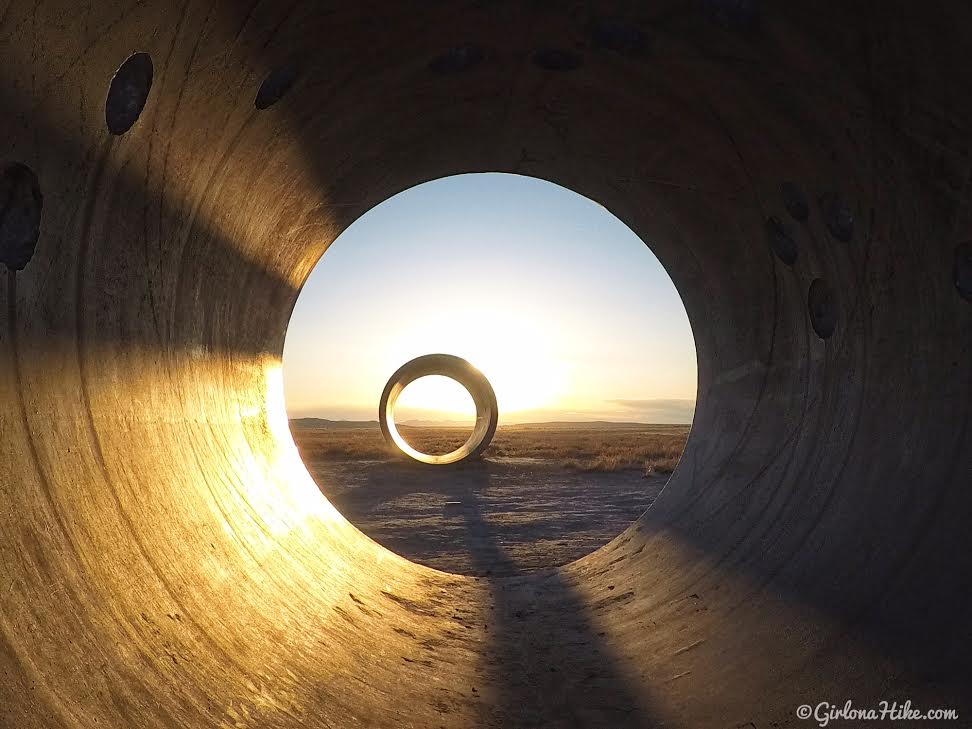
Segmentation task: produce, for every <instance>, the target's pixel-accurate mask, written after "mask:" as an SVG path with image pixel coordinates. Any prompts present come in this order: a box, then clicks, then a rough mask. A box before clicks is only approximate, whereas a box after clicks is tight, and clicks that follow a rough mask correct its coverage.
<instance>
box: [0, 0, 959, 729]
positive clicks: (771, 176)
mask: <svg viewBox="0 0 972 729" xmlns="http://www.w3.org/2000/svg"><path fill="white" fill-rule="evenodd" d="M851 5H854V4H852V3H830V6H831V7H829V8H828V9H826V10H825V9H823V8H822V7H821V5H820V3H819V2H810V1H809V0H806V1H801V2H790V3H785V4H784V3H768V2H764V3H759V2H757V1H756V0H752V1H751V2H731V1H729V0H699V1H698V2H691V3H681V2H678V3H666V2H652V3H640V2H638V3H635V2H632V3H626V2H603V3H597V2H590V3H576V4H572V5H566V4H565V5H561V4H559V3H543V2H533V3H522V4H521V3H512V2H497V3H485V2H484V3H475V2H472V3H466V4H455V3H420V4H411V3H390V2H389V3H381V2H378V3H350V2H349V3H343V4H340V5H338V6H332V7H330V8H329V9H324V8H318V7H317V6H316V5H315V4H314V3H297V4H289V3H262V2H256V3H249V4H245V3H243V2H240V3H223V4H221V5H210V4H207V3H203V2H196V1H195V0H189V1H188V2H186V3H182V4H176V3H169V2H161V1H160V2H153V1H152V0H149V1H148V2H142V3H136V2H128V3H125V2H98V3H94V2H87V3H86V2H83V1H82V2H79V3H74V2H66V1H65V0H62V1H60V2H46V1H44V0H42V1H41V2H39V3H25V2H17V1H16V0H15V1H14V2H13V3H8V4H7V5H6V6H5V7H4V8H3V9H2V10H0V53H2V64H0V74H2V76H3V84H2V86H0V94H2V106H0V109H2V112H0V124H2V126H0V132H2V139H3V152H2V159H0V163H2V164H3V168H2V170H0V177H2V184H0V193H2V195H0V198H2V206H0V207H2V215H3V218H2V220H0V256H2V261H3V263H4V264H6V265H5V267H4V268H5V269H7V270H6V271H5V272H4V275H3V277H2V280H0V302H3V305H2V307H0V429H2V430H0V725H2V726H4V727H18V728H23V727H44V728H45V729H48V728H51V727H85V728H86V729H87V728H89V727H95V726H101V727H104V726H108V727H297V726H305V727H352V726H361V727H372V726H374V727H406V726H410V727H450V728H452V727H470V726H495V727H534V726H535V727H540V726H544V727H546V726H553V727H557V726H565V727H566V726H598V727H600V726H604V727H621V726H624V727H629V726H648V727H650V726H660V725H665V726H668V727H715V728H718V729H725V728H727V727H739V726H744V727H749V726H752V727H757V728H758V729H763V728H764V727H789V726H810V725H815V723H814V722H809V723H808V722H805V721H800V720H799V719H797V717H796V713H795V712H796V710H797V707H798V706H799V705H801V704H810V705H816V704H817V703H819V702H824V701H828V702H831V703H833V704H839V705H843V704H844V702H845V701H846V700H848V699H849V700H851V701H852V702H853V704H854V706H855V707H860V708H866V707H870V706H875V705H876V704H877V702H878V701H880V700H882V699H883V700H888V701H899V702H903V701H905V700H908V699H910V700H911V701H912V704H913V706H915V707H918V708H922V709H929V708H954V709H956V710H958V711H959V713H960V716H963V715H964V717H965V718H964V722H968V721H969V717H970V716H972V713H970V712H972V706H970V700H972V690H970V683H972V682H970V649H972V605H970V601H972V599H970V592H972V591H970V586H972V585H970V583H972V569H970V567H972V564H970V563H972V549H970V547H972V540H970V536H969V535H970V528H969V524H970V517H972V489H970V486H972V483H970V481H972V479H970V474H972V433H970V428H969V419H970V413H972V397H970V381H972V301H970V299H972V263H970V259H972V246H970V244H969V243H967V242H966V241H969V240H972V212H970V205H969V201H970V172H972V137H970V125H972V97H970V95H969V93H968V92H969V89H970V88H972V74H970V69H972V66H970V65H969V64H968V62H967V61H968V57H967V49H968V47H969V44H970V42H972V10H970V8H969V7H968V6H967V4H965V3H962V2H959V1H958V0H956V1H955V2H942V3H940V4H937V5H938V7H937V8H936V9H935V11H934V12H932V10H931V9H929V8H928V7H927V6H925V5H922V4H920V3H919V4H915V3H900V4H898V3H891V4H888V3H885V4H881V5H880V6H874V7H872V8H870V9H866V8H865V7H864V6H861V8H860V10H855V9H853V8H851V7H850V6H851ZM855 7H856V5H855ZM126 59H130V60H128V62H127V63H126ZM486 170H494V171H503V172H516V173H521V174H526V175H534V176H537V177H543V178H546V179H549V180H553V181H555V182H557V183H560V184H562V185H564V186H567V187H570V188H572V189H574V190H576V191H578V192H580V193H582V194H584V195H587V196H589V197H591V198H593V199H594V200H597V201H599V202H600V203H602V204H604V205H605V206H607V207H608V208H609V209H610V210H611V211H612V212H613V213H614V214H616V215H617V216H618V217H620V218H621V219H622V220H623V221H625V222H626V223H627V224H628V225H629V226H630V227H631V228H632V229H633V230H634V231H636V232H637V233H638V234H639V235H640V236H641V237H642V238H643V239H644V240H645V241H646V242H648V243H649V244H650V245H651V246H652V248H653V249H654V251H655V252H656V253H657V255H658V256H659V258H660V259H661V261H662V262H663V263H664V264H665V266H666V267H667V269H668V271H669V272H670V274H671V276H672V278H673V279H674V281H675V283H676V285H677V286H678V288H679V290H680V292H681V294H682V297H683V300H684V302H685V306H686V308H687V311H688V314H689V317H690V320H691V322H692V326H693V329H694V333H695V339H696V345H697V349H698V356H699V392H698V409H697V413H696V419H695V423H694V425H693V428H692V434H691V437H690V439H689V443H688V446H687V448H686V451H685V454H684V455H683V457H682V460H681V463H680V464H679V467H678V470H677V471H676V473H675V474H674V476H673V477H672V479H671V482H670V483H669V484H668V486H667V487H666V489H665V490H664V492H663V493H662V494H661V496H660V497H659V498H658V500H657V501H656V502H655V503H654V504H653V506H652V507H651V509H649V511H648V512H647V513H646V514H645V515H644V516H643V517H642V518H641V519H639V520H638V521H637V522H636V523H635V524H633V525H632V526H631V527H630V528H629V529H628V530H627V531H625V532H624V533H623V534H621V535H620V536H619V537H618V538H617V539H615V540H614V541H613V542H611V543H610V544H608V545H606V546H605V547H603V548H602V549H599V550H598V551H597V552H595V553H593V554H591V555H589V556H588V557H585V558H584V559H581V560H580V561H578V562H576V563H574V564H571V565H568V566H567V567H564V568H562V569H559V570H554V571H550V572H547V573H541V574H537V575H531V576H528V577H518V578H510V579H503V580H491V579H474V578H467V577H460V576H455V575H448V574H443V573H440V572H436V571H434V570H431V569H428V568H425V567H422V566H419V565H416V564H412V563H410V562H408V561H406V560H404V559H402V558H400V557H398V556H396V555H394V554H391V553H390V552H388V551H386V550H385V549H383V548H382V547H381V546H379V545H378V544H376V543H374V542H372V541H370V540H369V539H367V538H366V537H365V536H363V535H362V534H361V533H360V532H358V531H357V530H356V529H355V528H354V527H352V526H351V525H350V524H348V523H347V522H346V521H345V520H344V518H343V517H341V516H340V515H339V514H338V513H336V512H335V510H334V509H333V508H332V507H331V506H330V505H329V504H328V503H327V502H326V501H325V499H324V498H323V497H322V496H321V495H320V493H319V491H318V490H317V488H316V487H315V485H314V484H313V483H312V481H311V479H310V477H309V476H308V474H307V472H306V470H305V469H304V467H303V465H302V464H301V462H300V460H299V458H298V456H297V452H296V450H295V448H294V446H293V443H292V441H291V438H290V435H289V433H288V430H287V422H286V415H285V412H284V409H283V402H282V388H281V383H280V358H281V351H282V347H283V341H284V334H285V330H286V327H287V321H288V317H289V314H290V311H291V309H292V306H293V304H294V301H295V299H296V296H297V293H298V290H299V288H300V286H301V284H302V282H303V281H304V280H305V279H306V277H307V275H308V274H309V272H310V270H311V268H312V267H313V266H314V264H315V262H316V261H317V260H318V258H319V257H320V255H321V254H322V253H323V252H324V250H325V249H326V248H327V246H328V244H329V243H330V242H331V241H332V240H334V238H335V237H336V236H337V235H338V234H339V233H340V232H341V231H342V230H343V229H344V228H345V227H347V225H348V224H349V223H350V222H351V221H353V220H354V219H355V218H356V217H357V216H359V215H361V214H362V213H363V212H365V211H366V210H368V209H369V208H370V207H371V206H373V205H375V204H377V203H378V202H380V201H382V200H383V199H385V198H387V197H388V196H390V195H392V194H394V193H396V192H398V191H400V190H402V189H404V188H406V187H409V186H411V185H415V184H417V183H420V182H423V181H426V180H430V179H433V178H436V177H440V176H444V175H449V174H454V173H460V172H473V171H486ZM597 244H598V242H597V240H596V239H592V240H591V245H592V246H596V245H597ZM483 255H484V256H488V255H489V251H488V250H484V251H483ZM366 294H367V292H364V295H366ZM353 305H354V302H349V306H353ZM332 316H335V317H340V316H341V312H340V311H334V312H332ZM659 346H664V343H663V342H660V343H659ZM645 367H646V368H648V367H651V362H646V363H645ZM496 548H497V549H501V545H497V547H496ZM964 722H963V721H962V720H961V719H960V720H959V721H958V722H954V723H950V722H942V725H947V726H951V725H953V724H954V725H955V726H960V725H962V724H963V723H964Z"/></svg>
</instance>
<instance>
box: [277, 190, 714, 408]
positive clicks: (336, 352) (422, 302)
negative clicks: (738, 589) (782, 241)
mask: <svg viewBox="0 0 972 729" xmlns="http://www.w3.org/2000/svg"><path fill="white" fill-rule="evenodd" d="M433 352H443V353H447V354H454V355H457V356H460V357H464V358H466V359H468V360H469V361H471V362H472V363H473V364H474V365H476V366H477V367H479V369H481V370H482V371H483V373H484V374H485V375H486V377H487V378H488V379H489V380H490V382H491V383H492V385H493V388H494V389H495V391H496V396H497V400H498V403H499V408H500V422H501V423H503V422H506V423H517V422H538V421H549V420H615V421H639V422H647V423H688V422H691V419H692V412H693V409H694V400H695V391H696V362H695V344H694V341H693V339H692V334H691V330H690V328H689V324H688V319H687V317H686V315H685V310H684V308H683V306H682V303H681V300H680V299H679V297H678V293H677V292H676V291H675V287H674V285H673V284H672V282H671V279H669V277H668V275H667V274H666V273H665V271H664V269H663V268H662V267H661V265H660V264H659V263H658V260H657V259H656V258H655V256H654V255H653V254H652V252H651V251H650V250H649V249H648V247H647V246H646V245H645V243H644V242H642V241H641V240H640V239H639V238H638V237H637V236H636V235H635V234H634V233H632V232H631V230H629V229H628V228H627V227H626V226H625V225H624V224H623V223H622V222H621V221H619V220H618V219H617V218H615V217H614V216H613V215H612V214H611V213H609V212H608V211H607V210H605V209H604V208H603V207H601V206H600V205H598V204H597V203H595V202H592V201H591V200H589V199H587V198H585V197H582V196H581V195H578V194H576V193H574V192H571V191H570V190H567V189H565V188H563V187H559V186H557V185H554V184H552V183H549V182H545V181H542V180H538V179H535V178H530V177H523V176H519V175H506V174H469V175H458V176H455V177H448V178H444V179H440V180H435V181H433V182H429V183H426V184H424V185H419V186H418V187H414V188H412V189H410V190H406V191H405V192H402V193H401V194H399V195H396V196H395V197H393V198H390V199H389V200H386V201H385V202H383V203H381V204H380V205H378V206H377V207H375V208H373V209H372V210H370V211H369V212H368V213H366V214H365V215H363V216H362V217H361V218H359V219H358V220H357V221H355V223H354V224H353V225H351V226H350V227H349V228H348V229H347V230H346V231H345V232H344V233H343V234H342V235H341V236H340V237H339V238H338V239H337V240H336V241H335V242H334V243H333V244H332V245H331V247H330V248H329V249H328V251H327V253H325V255H324V257H323V258H322V259H321V261H320V263H319V264H318V265H317V267H316V268H315V269H314V271H313V273H312V274H311V276H310V279H309V280H308V281H307V284H306V285H305V287H304V289H303V291H302V292H301V295H300V298H299V300H298V301H297V306H296V309H295V311H294V315H293V319H292V320H291V323H290V329H289V331H288V334H287V342H286V346H285V349H284V387H285V393H286V400H287V408H288V413H289V415H290V417H306V416H315V417H322V418H329V419H333V420H375V419H377V411H378V399H379V397H380V396H381V391H382V388H383V387H384V386H385V382H386V381H387V380H388V378H389V377H390V376H391V374H392V373H393V372H394V371H395V370H396V369H398V367H400V366H401V365H402V364H404V363H405V362H406V361H408V360H409V359H412V358H414V357H417V356H419V355H423V354H429V353H433ZM471 412H472V402H471V400H470V398H469V397H468V395H466V393H465V392H464V391H463V390H462V388H461V387H459V386H458V385H456V384H455V383H452V382H451V381H449V380H444V378H434V379H433V378H426V379H425V380H420V381H418V382H416V383H415V384H413V385H411V386H410V387H408V388H407V389H406V390H405V392H404V393H403V394H402V398H401V399H400V400H399V406H398V408H397V410H396V419H397V420H398V421H399V422H402V421H406V420H409V419H423V420H464V419H466V418H467V417H468V416H469V415H470V414H471Z"/></svg>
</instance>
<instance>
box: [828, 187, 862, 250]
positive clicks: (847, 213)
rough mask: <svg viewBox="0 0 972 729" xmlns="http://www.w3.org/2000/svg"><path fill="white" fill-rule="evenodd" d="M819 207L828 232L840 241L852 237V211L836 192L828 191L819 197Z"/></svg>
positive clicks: (849, 239)
mask: <svg viewBox="0 0 972 729" xmlns="http://www.w3.org/2000/svg"><path fill="white" fill-rule="evenodd" d="M820 209H821V211H822V212H823V219H824V223H825V224H826V226H827V230H829V231H830V234H831V235H832V236H833V237H834V238H836V239H837V240H839V241H841V242H842V243H850V242H851V240H852V239H853V238H854V213H852V212H851V209H850V207H849V206H848V205H847V203H845V202H844V201H843V200H842V199H841V197H840V196H839V195H838V194H837V193H833V192H829V193H827V194H826V195H823V196H822V197H821V198H820Z"/></svg>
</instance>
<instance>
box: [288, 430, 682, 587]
mask: <svg viewBox="0 0 972 729" xmlns="http://www.w3.org/2000/svg"><path fill="white" fill-rule="evenodd" d="M399 430H400V431H401V433H402V435H403V436H404V437H405V438H406V439H407V440H408V441H409V443H411V444H412V445H413V447H416V448H418V449H419V450H422V451H424V452H427V453H445V452H447V451H449V450H452V449H453V448H455V447H457V446H459V445H460V444H461V443H462V442H464V441H465V439H466V437H467V436H468V433H469V430H468V429H463V428H459V427H429V426H408V425H402V426H399ZM688 430H689V426H687V425H645V424H642V423H604V422H598V423H573V422H564V423H536V424H524V425H507V426H502V425H501V426H500V427H499V428H498V429H497V431H496V436H495V437H494V438H493V441H492V444H491V445H490V447H489V448H488V449H487V450H486V452H485V453H484V454H483V457H482V458H481V459H479V460H477V461H471V462H466V463H460V464H456V465H453V466H426V465H423V464H418V463H415V462H412V461H409V460H407V459H405V458H404V457H403V456H401V455H400V454H397V453H396V452H395V451H393V450H392V449H390V448H389V447H388V446H387V445H386V444H385V442H384V440H383V439H382V436H381V432H380V430H379V428H378V424H377V423H376V422H373V421H361V422H348V421H327V420H319V419H316V418H306V419H299V420H292V421H291V431H292V432H293V434H294V440H295V441H296V443H297V447H298V449H299V450H300V453H301V456H302V458H303V459H304V463H305V464H306V465H307V467H308V470H309V471H310V472H311V475H312V476H313V477H314V479H315V480H316V481H317V484H318V486H319V487H320V489H321V491H322V492H323V493H324V495H325V496H326V497H327V498H328V499H329V500H330V501H331V503H332V504H334V506H335V507H337V508H338V510H340V512H341V513H342V514H344V516H345V517H347V518H348V519H349V520H350V521H351V523H353V524H354V525H355V526H357V527H358V528H359V529H360V530H361V531H363V532H364V533H365V534H367V535H368V536H369V537H371V538H372V539H374V540H375V541H377V542H379V543H380V544H382V545H384V546H385V547H387V548H388V549H391V550H393V551H395V552H397V553H398V554H400V555H402V556H404V557H407V558H408V559H411V560H414V561H417V562H420V563H422V564H425V565H428V566H429V567H433V568H435V569H439V570H443V571H446V572H455V573H460V574H467V575H477V576H506V575H514V574H520V573H523V572H529V571H534V570H539V569H544V568H548V567H556V566H559V565H562V564H566V563H567V562H570V561H573V560H575V559H577V558H579V557H582V556H583V555H585V554H587V553H588V552H591V551H593V550H595V549H597V548H598V547H600V546H601V545H602V544H605V543H606V542H608V541H610V540H611V539H613V538H614V537H615V536H617V535H618V534H619V533H620V532H621V531H623V530H624V529H625V528H626V527H627V526H628V525H629V524H630V523H631V522H632V521H634V520H635V519H637V518H638V516H640V515H641V514H642V513H643V512H644V511H645V509H647V508H648V506H650V505H651V503H652V501H654V499H655V497H656V496H657V495H658V493H659V492H660V491H661V489H662V487H663V486H664V485H665V483H666V481H667V480H668V477H669V475H670V473H671V471H672V470H673V469H674V467H675V464H676V463H677V462H678V457H679V455H680V454H681V452H682V449H683V448H684V446H685V440H686V438H687V437H688Z"/></svg>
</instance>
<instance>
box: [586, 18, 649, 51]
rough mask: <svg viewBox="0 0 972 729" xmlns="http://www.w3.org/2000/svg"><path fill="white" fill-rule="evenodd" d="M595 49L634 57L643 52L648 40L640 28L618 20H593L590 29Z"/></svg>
mask: <svg viewBox="0 0 972 729" xmlns="http://www.w3.org/2000/svg"><path fill="white" fill-rule="evenodd" d="M590 33H591V40H592V41H593V44H594V47H595V48H603V49H606V50H609V51H616V52H617V53H622V54H625V55H636V54H638V53H641V52H642V51H644V50H645V48H646V47H647V45H648V39H647V37H646V36H645V34H644V33H643V32H642V31H641V29H640V28H638V27H636V26H634V25H631V24H629V23H625V22H623V21H620V20H613V19H604V20H595V21H594V22H593V23H591V28H590Z"/></svg>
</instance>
